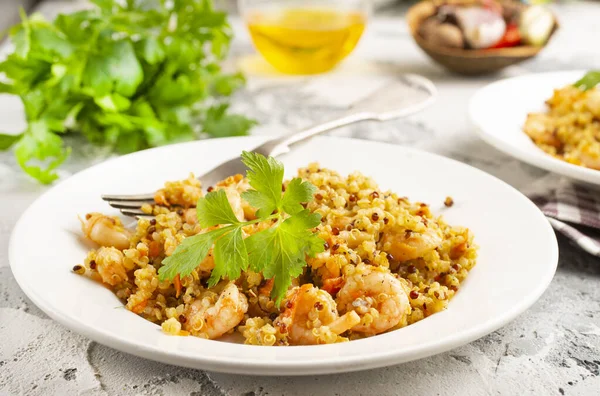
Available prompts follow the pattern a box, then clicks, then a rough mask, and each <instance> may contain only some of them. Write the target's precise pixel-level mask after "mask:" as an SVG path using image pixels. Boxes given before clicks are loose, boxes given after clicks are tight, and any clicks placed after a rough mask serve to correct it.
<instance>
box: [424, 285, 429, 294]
mask: <svg viewBox="0 0 600 396" xmlns="http://www.w3.org/2000/svg"><path fill="white" fill-rule="evenodd" d="M423 293H425V294H427V293H429V286H427V287H426V288H425V289H424V290H423Z"/></svg>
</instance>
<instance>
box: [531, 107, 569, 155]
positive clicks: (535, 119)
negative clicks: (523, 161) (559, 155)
mask: <svg viewBox="0 0 600 396" xmlns="http://www.w3.org/2000/svg"><path fill="white" fill-rule="evenodd" d="M554 130H555V127H554V123H553V121H552V118H551V117H550V116H549V115H547V114H540V113H531V114H528V115H527V120H526V121H525V125H524V126H523V132H525V133H526V134H527V135H528V136H529V137H530V138H531V139H533V141H535V142H536V143H538V144H547V145H549V146H554V147H556V148H560V147H561V146H562V143H561V141H560V140H559V139H558V138H557V137H556V135H555V134H554Z"/></svg>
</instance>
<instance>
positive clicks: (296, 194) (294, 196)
mask: <svg viewBox="0 0 600 396" xmlns="http://www.w3.org/2000/svg"><path fill="white" fill-rule="evenodd" d="M315 191H316V187H315V186H313V185H312V184H311V183H309V182H305V181H302V179H300V178H298V177H297V178H294V179H292V181H291V182H290V183H289V184H288V186H287V188H286V189H285V194H283V200H282V202H281V209H283V211H284V212H286V213H289V214H296V213H298V212H300V211H302V210H303V209H304V207H303V206H302V205H301V203H302V202H310V201H312V198H313V194H314V193H315Z"/></svg>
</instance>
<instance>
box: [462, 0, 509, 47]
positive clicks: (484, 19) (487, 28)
mask: <svg viewBox="0 0 600 396" xmlns="http://www.w3.org/2000/svg"><path fill="white" fill-rule="evenodd" d="M455 15H456V19H457V22H458V25H459V26H460V28H461V29H462V31H463V34H464V36H465V40H466V42H467V43H468V44H469V46H470V47H471V48H475V49H481V48H489V47H492V46H493V45H495V44H496V43H498V42H499V41H500V39H502V36H504V32H505V31H506V22H505V21H504V18H502V15H500V14H498V13H496V12H494V11H491V10H488V9H485V8H482V7H463V8H459V9H457V10H456V13H455Z"/></svg>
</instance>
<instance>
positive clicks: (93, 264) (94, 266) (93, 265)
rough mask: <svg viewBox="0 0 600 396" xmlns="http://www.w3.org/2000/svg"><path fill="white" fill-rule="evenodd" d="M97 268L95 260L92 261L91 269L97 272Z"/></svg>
mask: <svg viewBox="0 0 600 396" xmlns="http://www.w3.org/2000/svg"><path fill="white" fill-rule="evenodd" d="M96 267H97V265H96V261H94V260H91V261H90V268H91V269H93V270H95V269H96Z"/></svg>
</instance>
